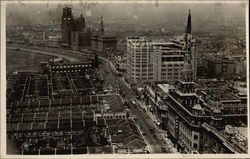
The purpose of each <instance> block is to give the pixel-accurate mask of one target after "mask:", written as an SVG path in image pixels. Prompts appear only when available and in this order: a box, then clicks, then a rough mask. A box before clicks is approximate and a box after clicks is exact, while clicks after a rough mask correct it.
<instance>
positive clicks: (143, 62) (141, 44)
mask: <svg viewBox="0 0 250 159" xmlns="http://www.w3.org/2000/svg"><path fill="white" fill-rule="evenodd" d="M126 55H127V71H126V72H127V73H126V74H127V75H126V78H127V80H128V81H129V82H131V83H134V82H138V81H153V62H152V58H151V56H152V55H153V47H152V41H151V40H149V39H147V38H145V37H131V38H127V53H126Z"/></svg>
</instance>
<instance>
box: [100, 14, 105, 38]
mask: <svg viewBox="0 0 250 159" xmlns="http://www.w3.org/2000/svg"><path fill="white" fill-rule="evenodd" d="M100 32H101V34H102V35H103V34H104V24H103V17H102V16H101V21H100Z"/></svg>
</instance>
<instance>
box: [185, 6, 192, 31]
mask: <svg viewBox="0 0 250 159" xmlns="http://www.w3.org/2000/svg"><path fill="white" fill-rule="evenodd" d="M191 31H192V24H191V10H190V9H189V13H188V20H187V30H186V32H187V34H191Z"/></svg>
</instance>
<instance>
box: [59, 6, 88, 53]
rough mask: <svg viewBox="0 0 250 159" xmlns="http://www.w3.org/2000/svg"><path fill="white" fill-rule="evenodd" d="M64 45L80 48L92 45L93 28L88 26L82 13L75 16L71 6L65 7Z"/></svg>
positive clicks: (63, 24)
mask: <svg viewBox="0 0 250 159" xmlns="http://www.w3.org/2000/svg"><path fill="white" fill-rule="evenodd" d="M61 28H62V46H64V47H68V48H71V49H73V50H79V49H81V48H84V47H90V45H91V35H92V32H91V29H90V28H86V24H85V18H84V17H83V16H82V15H81V16H80V17H78V18H75V19H74V17H73V14H72V10H71V8H69V7H65V8H63V14H62V25H61Z"/></svg>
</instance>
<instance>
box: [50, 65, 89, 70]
mask: <svg viewBox="0 0 250 159" xmlns="http://www.w3.org/2000/svg"><path fill="white" fill-rule="evenodd" d="M78 67H91V65H90V64H86V65H67V66H52V69H55V68H60V69H62V68H78Z"/></svg>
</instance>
